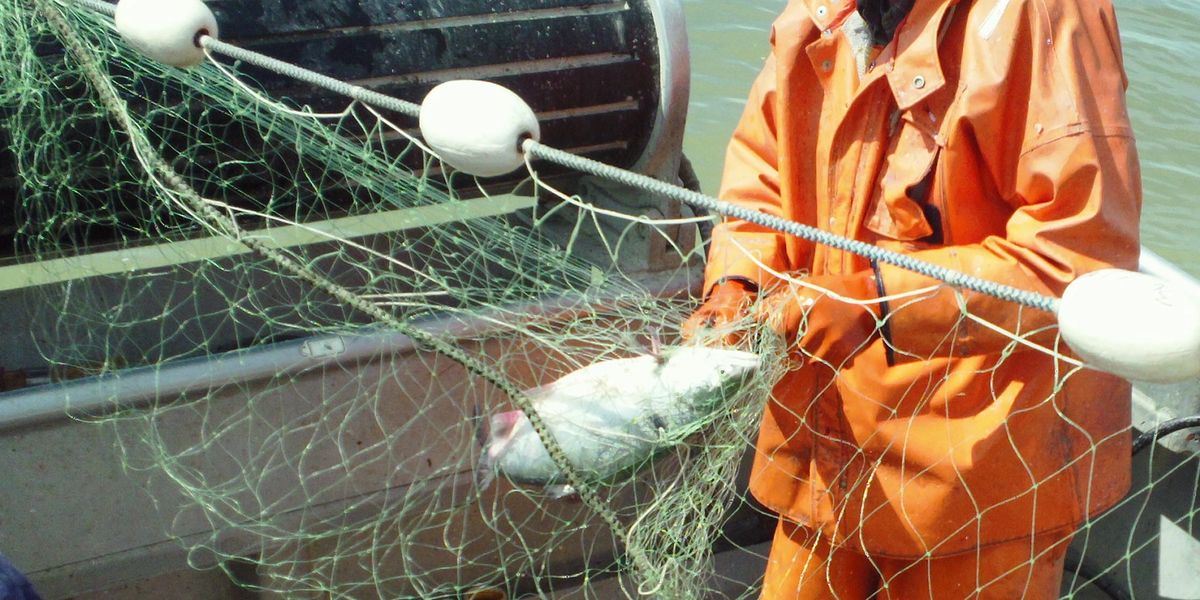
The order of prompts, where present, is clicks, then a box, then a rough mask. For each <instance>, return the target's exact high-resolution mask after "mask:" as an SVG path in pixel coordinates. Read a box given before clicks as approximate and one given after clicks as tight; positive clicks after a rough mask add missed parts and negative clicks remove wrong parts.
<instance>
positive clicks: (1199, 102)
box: [684, 0, 1200, 276]
mask: <svg viewBox="0 0 1200 600" xmlns="http://www.w3.org/2000/svg"><path fill="white" fill-rule="evenodd" d="M1079 1H1080V2H1089V1H1091V0H1079ZM1115 2H1116V4H1117V11H1118V12H1117V14H1118V18H1119V20H1120V24H1121V34H1122V37H1123V39H1124V45H1125V61H1126V70H1127V71H1128V73H1129V78H1130V81H1131V83H1130V90H1129V96H1130V106H1131V110H1132V117H1133V124H1134V128H1135V130H1136V132H1137V136H1138V147H1139V150H1140V152H1141V156H1142V169H1143V175H1144V185H1145V189H1146V207H1145V213H1144V216H1143V225H1142V232H1143V242H1144V243H1145V245H1146V246H1148V247H1150V248H1151V249H1153V250H1155V251H1156V252H1158V253H1159V254H1162V255H1163V256H1165V257H1167V258H1168V259H1170V260H1171V261H1172V262H1174V263H1175V264H1177V265H1179V266H1181V267H1183V268H1184V269H1186V270H1188V271H1190V272H1191V273H1192V274H1194V275H1196V276H1200V209H1198V207H1200V74H1198V73H1197V68H1196V62H1197V60H1198V59H1200V3H1197V2H1195V1H1194V0H1188V1H1185V2H1180V1H1178V0H1115ZM786 4H787V3H786V1H785V0H763V1H760V2H746V3H743V2H731V1H730V0H684V5H685V7H686V9H687V17H688V30H689V32H690V34H691V46H692V106H691V113H690V116H689V122H688V137H687V141H686V150H687V153H688V156H689V157H690V158H691V159H692V161H693V162H694V163H695V165H696V169H697V171H698V172H699V173H700V177H701V179H702V181H703V183H704V186H705V190H707V191H715V190H716V188H717V183H718V181H719V179H720V172H721V163H722V160H723V155H724V147H725V143H726V141H727V140H728V137H729V134H730V132H731V131H732V130H733V127H734V124H735V123H736V122H737V118H738V116H739V115H740V114H741V110H742V106H743V102H744V98H745V94H746V91H747V90H748V89H749V86H750V82H751V81H752V80H753V79H754V76H755V74H756V73H757V72H758V69H759V67H760V66H761V64H762V60H763V58H764V56H765V54H766V52H767V31H768V29H769V26H770V23H771V21H772V20H773V19H774V17H775V15H776V14H777V13H778V12H780V11H781V10H782V9H783V7H784V6H785V5H786Z"/></svg>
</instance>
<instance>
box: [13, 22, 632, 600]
mask: <svg viewBox="0 0 1200 600" xmlns="http://www.w3.org/2000/svg"><path fill="white" fill-rule="evenodd" d="M51 1H52V0H34V2H35V4H36V5H37V8H38V9H39V11H40V12H41V13H42V14H43V16H45V17H46V19H47V20H48V21H49V22H50V23H51V24H52V25H53V26H54V28H55V29H56V30H57V33H58V35H59V38H60V39H61V41H62V42H63V45H64V46H65V47H66V48H67V50H68V51H69V52H70V53H71V54H72V55H74V57H75V58H76V60H78V61H79V64H80V67H81V68H82V69H83V71H84V74H85V75H86V76H87V78H88V80H89V82H90V83H91V84H92V88H93V90H94V91H95V92H96V94H97V95H98V96H99V98H100V101H101V102H102V103H103V104H104V106H105V108H106V109H107V110H108V112H109V114H110V116H111V117H112V118H113V119H114V120H115V121H116V122H117V124H118V125H119V126H120V127H121V129H122V130H123V131H124V132H125V133H126V135H128V136H129V139H130V141H131V142H132V143H133V145H134V149H135V153H136V154H137V155H138V156H139V158H140V159H141V160H142V161H144V162H143V165H144V166H145V168H146V169H147V170H148V171H150V173H151V174H152V175H153V173H157V174H158V175H159V176H160V177H162V178H163V179H164V180H165V181H166V183H167V184H168V185H169V186H170V188H171V190H172V191H173V192H175V193H176V194H178V195H179V196H180V197H181V198H182V199H183V201H184V202H185V203H186V204H187V208H188V209H189V210H190V211H192V212H193V213H194V214H196V215H199V216H200V217H201V218H202V219H204V220H205V221H207V223H205V224H206V225H208V226H210V227H213V228H215V229H216V230H217V231H219V232H221V233H222V234H223V235H225V236H227V237H229V238H231V239H234V240H236V241H237V242H239V243H241V244H242V245H244V246H246V247H247V248H249V249H250V250H251V251H253V252H254V253H256V254H258V255H260V256H262V257H263V258H265V259H267V260H269V261H271V262H273V263H275V264H276V265H278V266H279V267H280V268H282V269H284V270H285V271H287V272H289V273H291V274H293V275H295V276H296V277H298V278H300V279H302V280H304V281H306V282H308V283H309V284H311V285H313V286H314V287H316V288H318V289H321V290H323V291H325V292H327V293H329V294H330V295H331V296H333V297H335V298H337V299H338V300H339V301H341V302H344V303H345V304H346V305H348V306H351V307H353V308H355V309H357V310H360V311H362V312H364V313H366V314H368V315H370V316H371V317H372V318H374V319H376V320H377V321H379V322H381V323H384V324H386V325H387V326H389V327H391V328H393V329H395V330H396V331H398V332H400V333H402V334H404V335H407V336H408V337H410V338H412V340H413V341H414V342H415V343H416V344H417V345H418V346H419V347H421V348H422V349H427V350H429V351H432V352H435V353H437V354H440V355H442V356H444V357H446V358H448V359H450V360H452V361H454V362H456V363H458V364H460V365H462V366H463V367H464V368H465V369H467V370H468V371H469V372H471V373H473V374H475V375H477V376H479V377H481V378H483V379H485V380H487V381H488V382H490V383H492V384H493V385H495V386H496V387H497V388H498V389H500V391H502V392H504V393H505V394H506V395H507V396H508V397H509V398H510V399H511V400H512V401H513V403H514V404H515V405H516V406H517V408H519V409H521V410H522V411H523V412H524V413H525V415H526V416H527V417H528V418H529V422H530V424H531V425H532V426H533V430H534V432H535V433H536V434H537V436H538V438H539V439H540V440H541V442H542V446H544V447H545V448H546V451H547V453H548V454H549V455H550V458H551V460H553V461H554V463H555V465H556V466H557V467H558V468H559V470H560V471H562V473H563V477H564V479H566V480H567V483H569V484H570V485H571V486H572V487H573V488H575V490H576V492H577V493H578V494H579V497H580V499H581V500H582V501H583V503H584V504H585V505H586V506H587V507H588V508H590V509H591V510H592V511H594V512H595V513H596V514H597V515H599V516H600V518H601V519H602V520H603V521H604V522H605V524H606V525H607V526H608V527H609V529H610V530H611V532H612V534H613V537H614V538H616V540H617V542H618V543H619V544H620V546H622V547H624V548H625V549H626V552H628V553H629V554H630V557H631V558H632V560H633V564H634V568H635V569H637V570H638V571H640V572H641V575H642V578H643V579H644V580H646V581H652V580H653V573H654V568H653V565H652V563H651V562H650V561H649V560H648V559H647V557H646V556H645V554H644V553H643V552H642V551H641V549H640V548H637V547H636V546H633V545H631V544H630V543H629V532H628V530H627V529H626V528H625V526H624V525H623V524H622V523H621V522H620V520H619V518H618V516H617V514H616V512H615V511H614V510H613V509H612V507H610V506H609V505H608V504H607V503H606V502H605V501H604V500H603V499H602V498H600V496H599V494H598V493H596V491H595V490H594V489H592V487H591V486H590V485H589V484H588V483H587V481H586V480H585V479H584V478H583V477H582V476H581V475H580V474H579V473H578V471H576V470H575V468H574V466H573V465H572V464H571V462H570V460H568V458H567V455H566V453H565V452H564V451H563V449H562V446H561V445H559V443H558V441H557V440H556V439H555V438H554V435H553V433H552V432H551V431H550V428H549V427H548V426H547V425H546V422H545V420H543V419H542V417H541V415H540V414H538V412H537V410H536V409H535V408H534V406H533V403H532V401H531V400H530V398H529V397H528V396H527V395H525V394H524V393H523V392H522V391H521V390H520V389H518V388H517V387H516V386H515V385H513V384H512V382H510V381H509V380H508V379H507V378H506V377H505V376H504V374H503V373H500V372H499V371H497V370H496V369H492V368H490V367H489V366H488V365H486V364H484V363H483V362H481V361H479V360H478V359H476V358H474V357H472V356H471V355H469V354H467V353H466V352H465V351H464V350H462V349H461V348H459V347H457V346H454V345H453V344H450V343H449V342H446V341H444V340H442V339H440V338H438V337H436V336H433V335H431V334H429V333H427V332H425V331H422V330H420V329H417V328H414V327H412V326H411V325H409V324H407V323H405V322H403V321H401V320H399V319H397V318H396V317H395V316H394V315H392V314H391V313H389V312H387V311H385V310H383V309H382V308H380V307H379V306H377V305H375V304H374V303H372V302H370V301H369V300H366V299H364V298H362V297H360V296H358V295H357V294H355V293H354V292H352V291H350V290H348V289H346V288H344V287H342V286H339V285H338V284H336V283H334V282H333V281H331V280H330V279H328V278H327V277H324V276H322V275H321V274H320V273H317V272H316V271H314V270H312V269H310V268H308V267H306V266H304V265H302V264H300V263H299V262H297V261H295V260H294V259H292V258H289V257H288V256H286V255H285V254H283V253H282V252H279V251H278V250H276V249H274V248H271V247H269V246H267V245H266V244H264V243H263V242H262V241H260V240H258V239H256V238H255V237H254V236H249V235H245V233H244V232H243V231H242V230H241V228H240V227H238V225H237V223H235V222H234V221H233V220H232V219H229V218H228V217H226V216H225V215H223V214H221V213H220V212H218V211H217V210H216V209H214V208H213V207H212V206H210V205H209V204H208V203H206V202H205V201H204V199H203V198H202V197H201V196H200V195H199V193H197V192H196V191H195V189H193V188H192V187H191V186H190V185H188V184H187V182H186V181H184V179H183V177H181V176H180V175H179V174H178V173H176V172H175V170H174V169H173V168H172V167H171V166H170V164H168V163H167V162H166V161H165V160H164V159H163V158H162V157H161V156H160V155H159V154H158V152H157V151H156V150H154V148H153V147H152V145H151V144H150V142H149V141H148V140H147V139H146V138H145V137H144V135H143V134H142V133H141V132H140V130H138V128H137V126H136V125H135V124H134V122H133V119H132V118H131V117H130V115H129V112H128V107H127V105H126V104H125V102H124V101H122V100H121V99H120V97H119V96H118V95H117V91H116V89H115V88H114V87H113V85H112V83H111V82H110V81H109V80H108V78H107V77H106V76H105V75H104V73H103V72H102V71H101V69H100V67H99V65H98V63H99V61H98V59H97V58H96V56H95V55H94V54H93V53H92V51H91V50H90V49H89V48H87V47H86V46H85V45H84V44H83V43H82V41H81V40H80V39H79V36H78V35H77V34H76V33H75V31H74V29H73V28H72V27H71V25H70V24H69V23H68V22H67V21H66V19H65V18H64V17H63V15H62V13H61V12H59V11H57V10H54V9H53V8H52V7H51V6H50V5H49V3H50V2H51ZM82 1H83V2H85V3H87V4H92V3H93V2H89V1H88V0H82ZM210 40H211V38H210Z"/></svg>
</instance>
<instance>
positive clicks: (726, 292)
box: [680, 281, 756, 345]
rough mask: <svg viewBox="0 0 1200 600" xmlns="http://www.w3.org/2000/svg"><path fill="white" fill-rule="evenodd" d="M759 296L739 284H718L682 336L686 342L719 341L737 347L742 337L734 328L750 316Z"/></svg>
mask: <svg viewBox="0 0 1200 600" xmlns="http://www.w3.org/2000/svg"><path fill="white" fill-rule="evenodd" d="M755 296H756V294H755V293H754V292H752V291H750V290H749V289H748V288H747V287H746V285H745V284H742V283H739V282H734V281H727V282H724V283H719V284H717V285H716V287H714V288H713V289H712V292H711V293H710V294H709V295H708V299H707V300H705V301H704V304H702V305H701V306H700V308H698V309H696V312H695V313H693V314H692V316H691V317H689V318H688V320H686V321H684V322H683V327H682V330H681V332H680V333H681V336H682V337H683V339H684V341H693V340H697V341H705V340H706V339H711V338H717V339H720V340H721V341H723V342H725V343H726V344H727V345H728V344H732V343H735V342H736V341H737V339H738V338H739V337H740V335H738V334H737V333H736V332H735V331H733V330H732V325H733V323H735V322H737V321H738V320H739V319H742V318H744V317H746V316H747V315H748V313H749V311H750V307H751V306H753V305H754V299H755Z"/></svg>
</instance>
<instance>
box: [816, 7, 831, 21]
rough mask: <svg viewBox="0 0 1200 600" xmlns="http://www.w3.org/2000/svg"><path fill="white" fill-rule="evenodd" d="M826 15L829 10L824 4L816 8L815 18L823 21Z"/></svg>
mask: <svg viewBox="0 0 1200 600" xmlns="http://www.w3.org/2000/svg"><path fill="white" fill-rule="evenodd" d="M828 14H829V8H828V7H826V6H825V5H824V4H822V5H821V6H818V7H817V16H818V17H820V18H822V19H824V18H825V15H828Z"/></svg>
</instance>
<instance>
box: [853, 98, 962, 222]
mask: <svg viewBox="0 0 1200 600" xmlns="http://www.w3.org/2000/svg"><path fill="white" fill-rule="evenodd" d="M907 118H908V117H907V115H906V116H905V119H904V120H902V121H901V122H900V124H899V130H898V131H897V133H896V134H895V135H893V136H892V141H891V143H890V147H889V151H888V154H887V157H886V158H885V159H884V165H883V170H882V172H881V173H880V176H879V183H878V185H876V187H875V190H874V192H873V195H872V198H871V201H870V203H869V204H868V206H867V211H866V215H865V222H864V226H865V227H866V228H867V229H868V230H870V231H872V232H874V233H875V234H877V235H879V236H881V237H884V238H889V239H892V240H898V241H904V242H916V241H922V242H928V243H933V244H938V243H941V242H942V239H941V238H942V237H943V236H942V215H941V214H940V211H939V210H938V209H937V208H936V205H935V204H934V203H933V202H932V201H931V200H932V197H931V196H932V195H933V193H934V191H935V190H934V184H935V181H934V179H935V177H936V174H937V166H938V157H939V156H940V155H941V148H940V147H939V146H938V144H937V142H936V141H935V140H934V138H933V136H931V135H930V134H929V133H928V132H925V131H922V130H921V129H920V128H918V127H916V126H915V125H913V124H912V123H910V122H908V120H907Z"/></svg>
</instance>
